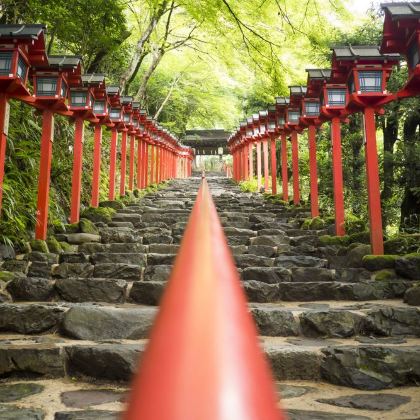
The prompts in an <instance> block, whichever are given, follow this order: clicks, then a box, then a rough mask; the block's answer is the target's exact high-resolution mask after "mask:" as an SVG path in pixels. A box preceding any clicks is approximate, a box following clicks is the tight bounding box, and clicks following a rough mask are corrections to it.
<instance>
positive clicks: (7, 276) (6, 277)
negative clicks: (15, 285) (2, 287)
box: [0, 271, 17, 283]
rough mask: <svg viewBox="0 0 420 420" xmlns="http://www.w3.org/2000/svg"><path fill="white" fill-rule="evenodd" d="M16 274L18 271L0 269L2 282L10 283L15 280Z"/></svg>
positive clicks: (0, 280)
mask: <svg viewBox="0 0 420 420" xmlns="http://www.w3.org/2000/svg"><path fill="white" fill-rule="evenodd" d="M15 277H17V276H16V273H12V272H11V271H0V282H4V283H8V282H9V281H11V280H13V279H14V278H15Z"/></svg>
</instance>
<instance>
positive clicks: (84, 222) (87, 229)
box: [79, 218, 99, 235]
mask: <svg viewBox="0 0 420 420" xmlns="http://www.w3.org/2000/svg"><path fill="white" fill-rule="evenodd" d="M79 229H80V232H82V233H93V234H94V235H99V230H98V228H97V227H96V226H95V225H94V224H93V222H92V221H90V220H89V219H86V218H82V219H80V222H79Z"/></svg>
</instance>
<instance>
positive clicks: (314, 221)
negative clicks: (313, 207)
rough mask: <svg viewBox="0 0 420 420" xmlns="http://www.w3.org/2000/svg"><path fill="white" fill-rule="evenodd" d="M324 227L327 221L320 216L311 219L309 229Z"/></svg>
mask: <svg viewBox="0 0 420 420" xmlns="http://www.w3.org/2000/svg"><path fill="white" fill-rule="evenodd" d="M324 227H325V222H324V221H323V220H322V219H321V218H320V217H319V216H318V217H314V218H313V219H312V220H311V224H310V227H309V229H311V230H320V229H324Z"/></svg>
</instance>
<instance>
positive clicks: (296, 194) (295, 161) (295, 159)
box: [291, 130, 300, 205]
mask: <svg viewBox="0 0 420 420" xmlns="http://www.w3.org/2000/svg"><path fill="white" fill-rule="evenodd" d="M291 138H292V173H293V204H294V205H298V204H299V203H300V190H299V189H300V187H299V145H298V134H297V131H295V130H292V134H291Z"/></svg>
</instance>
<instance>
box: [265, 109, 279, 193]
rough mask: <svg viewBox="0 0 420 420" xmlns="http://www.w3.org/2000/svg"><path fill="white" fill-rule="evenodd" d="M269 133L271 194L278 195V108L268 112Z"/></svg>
mask: <svg viewBox="0 0 420 420" xmlns="http://www.w3.org/2000/svg"><path fill="white" fill-rule="evenodd" d="M267 132H268V135H269V138H270V157H271V194H273V195H275V194H277V156H276V136H277V112H276V106H275V105H272V106H270V107H269V108H268V111H267Z"/></svg>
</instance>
